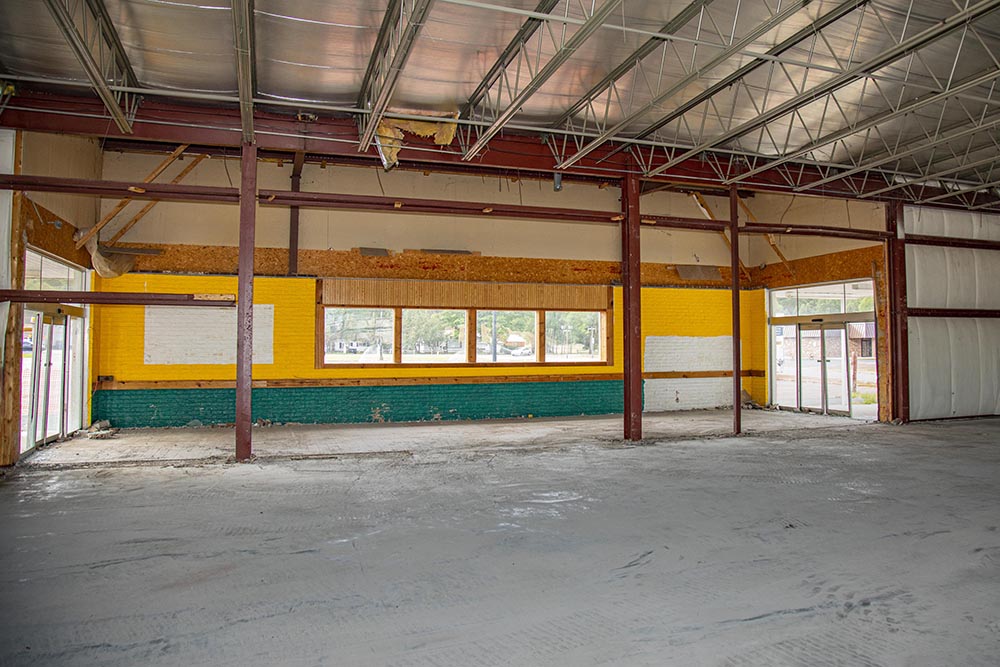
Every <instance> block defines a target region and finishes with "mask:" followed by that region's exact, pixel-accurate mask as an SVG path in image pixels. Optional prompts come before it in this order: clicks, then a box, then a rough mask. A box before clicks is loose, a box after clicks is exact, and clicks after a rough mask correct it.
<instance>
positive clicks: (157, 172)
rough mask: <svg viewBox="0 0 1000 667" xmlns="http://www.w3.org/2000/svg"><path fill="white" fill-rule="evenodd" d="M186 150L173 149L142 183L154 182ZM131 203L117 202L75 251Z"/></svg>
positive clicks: (139, 191)
mask: <svg viewBox="0 0 1000 667" xmlns="http://www.w3.org/2000/svg"><path fill="white" fill-rule="evenodd" d="M187 148H188V144H181V145H180V146H178V147H177V148H176V149H174V152H173V153H171V154H170V155H169V156H167V157H166V158H165V159H164V160H163V161H162V162H160V164H158V165H157V166H156V169H154V170H153V171H151V172H149V175H147V176H146V178H144V179H143V181H142V182H143V183H152V182H153V181H154V180H156V177H157V176H159V175H160V174H162V173H163V171H164V170H165V169H166V168H167V167H169V166H170V165H172V164H173V163H174V160H176V159H177V158H179V157H180V156H181V153H183V152H184V151H185V150H187ZM128 189H129V190H130V191H131V192H135V193H136V194H145V192H146V191H145V189H143V188H137V187H135V186H130V187H129V188H128ZM131 201H132V198H131V197H124V198H122V199H121V200H119V201H118V203H117V204H115V206H114V208H112V209H111V210H110V211H108V213H107V214H106V215H105V216H104V217H103V218H101V219H100V220H98V221H97V224H96V225H94V226H93V227H91V228H90V229H88V230H86V231H85V232H84V233H83V235H82V236H81V237H80V239H79V240H78V241H77V242H76V247H77V249H80V248H82V247H83V246H85V245H87V241H89V240H90V239H91V238H93V236H94V235H95V234H97V233H98V232H99V231H101V230H102V229H104V227H105V225H107V224H108V223H109V222H111V221H112V220H113V219H114V217H115V216H116V215H118V214H119V213H121V212H122V211H123V210H124V209H125V207H126V206H128V205H129V202H131Z"/></svg>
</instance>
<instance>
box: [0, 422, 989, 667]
mask: <svg viewBox="0 0 1000 667" xmlns="http://www.w3.org/2000/svg"><path fill="white" fill-rule="evenodd" d="M788 417H791V418H792V421H791V422H786V423H787V424H789V425H792V426H794V425H797V424H800V423H801V424H804V423H806V420H809V419H810V418H808V417H802V416H800V415H788ZM800 417H802V419H803V421H801V422H800V421H798V420H799V418H800ZM595 423H596V424H597V427H595V430H596V431H598V435H597V436H596V437H587V436H586V435H585V432H586V430H587V429H586V428H582V429H580V430H574V429H578V427H579V425H580V424H583V425H585V426H586V425H590V424H595ZM831 423H833V422H828V424H827V426H825V427H819V428H812V429H808V430H794V429H781V430H773V431H770V432H759V433H757V434H756V435H751V436H748V437H742V438H715V439H686V440H685V439H681V440H671V441H657V440H655V439H652V440H650V441H649V442H648V443H647V444H646V445H645V446H640V447H622V446H620V444H618V443H615V442H614V441H613V440H612V439H605V438H604V437H603V435H602V433H603V431H602V429H603V427H602V426H600V421H599V420H582V421H573V422H532V423H528V424H521V425H520V427H521V428H522V429H523V430H524V431H525V432H528V433H531V432H533V431H534V429H539V431H538V433H541V432H542V431H545V430H546V429H556V430H557V436H556V437H554V438H553V439H552V441H545V440H544V438H543V439H541V440H539V441H538V442H537V443H536V446H535V447H513V446H505V445H503V443H504V438H507V439H508V440H513V437H512V436H511V435H510V434H509V433H507V434H506V435H505V433H506V431H505V429H506V427H504V428H499V429H498V428H497V425H492V424H478V425H459V424H444V425H433V426H426V427H421V428H412V429H404V428H390V429H380V430H376V429H370V430H368V431H364V434H366V437H367V435H374V434H376V433H377V434H378V435H379V437H382V436H383V432H389V431H398V432H399V433H400V435H396V436H393V438H395V439H397V440H400V439H401V440H405V439H406V438H407V437H410V435H409V434H412V435H413V436H414V438H415V439H420V438H422V439H423V440H422V442H425V443H426V442H430V441H432V440H433V439H434V438H435V437H436V438H437V439H438V440H439V441H440V442H441V443H443V444H442V446H437V447H433V446H429V447H417V446H413V447H410V448H409V450H408V452H409V453H407V454H405V455H400V454H398V453H396V454H394V453H391V452H388V453H384V454H378V455H372V456H343V457H341V458H335V459H330V458H328V459H309V460H287V459H285V460H275V461H269V462H258V463H255V464H246V465H217V464H206V463H203V462H199V463H194V464H191V463H188V464H177V463H165V462H164V463H158V464H146V465H131V466H122V465H118V466H113V465H97V466H92V467H87V466H82V465H80V466H75V467H69V468H50V467H46V466H45V465H44V462H43V461H41V460H40V459H36V461H37V463H34V464H32V465H27V466H22V467H20V468H18V469H17V470H15V471H14V472H13V473H11V474H9V475H8V477H7V478H6V479H5V480H4V481H3V482H2V483H0V516H2V517H3V521H2V522H0V543H2V544H3V545H4V548H3V550H2V551H0V599H2V600H3V608H4V611H5V614H4V622H3V623H0V664H4V665H6V664H18V665H22V664H25V665H31V664H38V665H70V664H72V665H140V664H141V665H194V664H199V665H201V664H210V665H240V666H244V665H257V664H261V665H409V666H415V665H462V666H479V665H574V666H575V665H665V664H676V665H705V664H708V665H904V664H905V665H945V664H947V665H996V664H997V656H998V655H1000V532H998V525H1000V506H998V505H1000V419H988V420H976V421H955V422H946V423H934V424H918V425H909V426H905V427H894V426H888V425H879V424H864V425H858V424H857V423H856V422H854V423H852V422H847V421H846V420H845V421H841V422H836V424H837V425H834V426H832V427H831V426H830V425H829V424H831ZM841 424H846V425H841ZM563 425H565V430H563V431H558V429H560V428H563ZM451 429H457V430H456V431H455V432H460V433H464V435H461V436H455V435H452V431H451ZM469 429H472V430H471V431H470V430H469ZM264 432H270V430H268V429H262V430H261V433H264ZM170 433H171V436H172V437H173V436H174V435H175V434H174V432H170ZM177 433H178V434H179V435H177V437H179V438H183V437H184V436H185V434H188V435H189V434H190V433H189V432H186V431H178V432H177ZM337 433H338V434H340V433H342V432H341V431H338V432H337ZM560 433H561V435H560ZM581 433H584V434H581ZM332 434H333V431H332V430H328V433H327V437H330V436H331V435H332ZM428 434H429V435H428ZM471 436H475V437H474V438H473V441H471V442H470V441H469V438H470V437H471ZM494 436H496V440H494ZM316 437H319V436H316ZM462 438H464V439H465V440H466V441H467V444H469V445H470V446H468V447H465V448H463V447H461V446H458V445H457V444H456V445H455V446H444V444H445V443H448V442H450V441H451V439H455V440H458V439H462ZM476 443H479V444H478V445H477V444H476ZM490 443H494V445H499V446H490ZM56 449H57V448H52V449H51V450H49V451H55V450H56ZM359 451H360V450H359ZM41 453H45V452H40V454H41ZM50 465H52V464H50Z"/></svg>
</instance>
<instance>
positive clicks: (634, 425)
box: [621, 173, 642, 441]
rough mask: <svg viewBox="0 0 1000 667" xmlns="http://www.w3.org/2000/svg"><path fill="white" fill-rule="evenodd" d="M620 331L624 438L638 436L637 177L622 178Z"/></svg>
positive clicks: (638, 282) (640, 418)
mask: <svg viewBox="0 0 1000 667" xmlns="http://www.w3.org/2000/svg"><path fill="white" fill-rule="evenodd" d="M622 214H623V216H622V221H621V233H622V244H621V245H622V313H623V322H622V333H623V337H624V346H625V354H624V362H623V371H624V380H625V403H624V413H625V440H632V441H636V440H642V319H641V313H642V308H641V301H640V292H641V289H642V278H641V275H640V266H641V264H640V256H639V230H640V220H641V216H640V214H639V177H638V176H636V175H635V174H632V173H629V174H626V175H625V178H623V179H622Z"/></svg>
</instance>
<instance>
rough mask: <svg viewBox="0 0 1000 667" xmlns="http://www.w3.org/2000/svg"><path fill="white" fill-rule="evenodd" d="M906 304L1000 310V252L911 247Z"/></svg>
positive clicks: (907, 269)
mask: <svg viewBox="0 0 1000 667" xmlns="http://www.w3.org/2000/svg"><path fill="white" fill-rule="evenodd" d="M906 303H907V305H908V306H909V307H910V308H983V309H989V310H1000V252H996V251H994V250H978V249H970V248H943V247H939V246H913V245H911V246H907V247H906Z"/></svg>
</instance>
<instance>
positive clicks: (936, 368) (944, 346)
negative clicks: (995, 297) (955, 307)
mask: <svg viewBox="0 0 1000 667" xmlns="http://www.w3.org/2000/svg"><path fill="white" fill-rule="evenodd" d="M908 327H909V334H910V335H909V342H910V418H911V419H940V418H942V417H971V416H974V415H996V414H1000V320H996V319H987V318H958V317H951V318H945V317H911V318H910V319H909V323H908Z"/></svg>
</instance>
